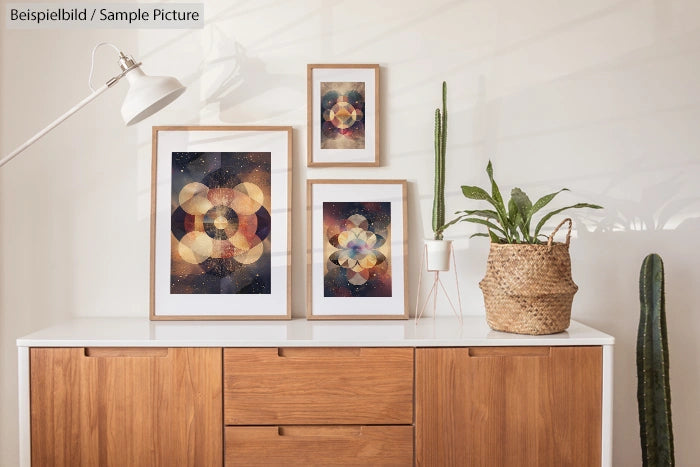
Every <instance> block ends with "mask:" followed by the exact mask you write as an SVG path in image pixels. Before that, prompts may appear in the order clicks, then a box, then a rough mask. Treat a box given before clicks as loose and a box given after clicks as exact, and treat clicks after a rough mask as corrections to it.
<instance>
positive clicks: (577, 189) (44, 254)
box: [0, 0, 700, 465]
mask: <svg viewBox="0 0 700 467" xmlns="http://www.w3.org/2000/svg"><path fill="white" fill-rule="evenodd" d="M0 3H2V4H3V7H4V3H5V0H2V1H1V2H0ZM204 3H205V16H206V18H207V25H206V27H205V28H204V29H203V30H194V31H192V30H187V31H185V30H181V31H179V30H148V31H146V30H141V31H131V30H89V29H84V30H24V31H23V30H7V29H6V28H5V26H4V24H5V23H4V17H3V18H2V26H1V27H2V29H1V30H0V31H1V32H0V47H2V52H1V54H0V109H1V112H2V121H1V123H0V154H6V153H8V152H9V151H11V150H12V149H13V148H14V147H15V146H17V145H19V144H20V143H21V142H23V141H24V140H25V139H26V138H28V137H29V136H30V135H31V134H33V133H34V132H35V131H37V130H38V129H39V128H41V127H43V126H44V125H45V124H46V123H48V122H49V121H50V120H51V119H53V118H54V117H55V116H57V115H59V114H61V113H63V111H65V110H66V109H68V108H69V107H70V106H72V105H73V104H74V103H75V102H77V101H78V100H79V99H80V98H82V97H83V96H85V95H87V94H88V89H87V86H86V80H87V73H88V68H89V51H90V49H91V48H92V46H93V45H94V44H95V43H97V42H98V41H102V40H107V41H111V42H114V43H116V44H117V45H119V46H120V47H121V48H122V49H123V50H125V51H130V52H131V53H133V54H135V55H137V56H138V58H140V59H142V60H143V61H144V63H145V65H144V69H145V70H146V71H147V72H155V73H156V74H158V73H160V74H172V75H176V76H179V77H180V78H181V79H182V81H183V82H185V84H186V85H188V86H189V90H188V92H187V93H186V94H185V95H184V96H183V97H182V98H181V99H180V100H178V101H176V102H175V103H174V104H173V105H172V106H171V107H170V108H168V109H166V110H165V111H163V112H161V113H159V114H157V115H156V116H154V117H153V118H151V119H150V120H147V121H146V122H144V123H143V124H141V125H140V126H137V127H131V128H125V127H124V126H123V125H122V123H121V121H120V117H119V114H118V107H119V105H120V103H121V99H122V97H123V95H124V93H125V88H126V85H125V84H121V83H120V84H119V85H118V86H117V88H116V89H113V90H110V91H109V92H108V93H107V94H105V95H103V96H102V97H101V98H100V100H99V101H98V102H95V103H93V104H91V105H90V106H89V107H87V108H85V109H83V111H81V113H80V114H78V115H76V116H75V117H73V118H72V119H71V120H69V121H67V122H66V123H64V124H63V126H62V127H60V128H59V129H57V130H55V132H54V133H52V134H50V135H49V136H47V137H46V138H45V139H43V140H42V141H40V142H39V143H37V144H36V145H34V146H33V147H32V148H31V149H30V150H28V151H27V152H26V153H25V154H23V155H22V156H20V157H19V158H18V159H16V160H14V161H13V162H11V163H10V164H9V165H8V166H6V167H4V168H3V169H1V170H0V219H1V221H0V258H2V261H1V265H0V335H1V336H2V337H1V345H2V349H1V355H2V357H1V358H0V381H1V382H0V420H2V422H0V423H1V425H0V465H14V464H16V462H17V422H16V420H17V415H16V414H17V391H16V352H15V345H14V341H15V339H16V338H17V337H18V336H20V335H23V334H26V333H28V332H31V331H33V330H35V329H37V328H40V327H44V326H47V325H50V324H53V323H56V322H59V321H63V320H65V319H68V318H71V317H78V316H147V314H148V258H149V245H148V237H149V218H148V210H149V180H150V172H149V170H150V166H149V163H150V143H151V142H150V126H151V125H162V124H268V125H293V126H294V138H295V142H294V164H295V169H294V190H295V192H294V197H293V212H294V213H295V217H294V218H293V257H292V261H293V274H294V278H295V281H294V290H293V293H292V296H293V306H294V311H293V313H294V315H295V316H303V314H304V290H305V286H306V284H305V264H304V261H305V256H304V254H303V252H304V248H305V245H304V239H305V222H306V220H305V218H304V216H303V213H304V199H305V198H304V192H303V190H304V185H303V181H304V180H305V179H306V178H312V177H315V178H334V177H338V178H359V177H366V178H406V179H408V180H409V181H410V188H409V215H410V222H409V234H410V245H409V247H410V254H411V259H410V264H409V266H410V274H409V275H410V277H411V287H409V290H415V287H416V282H417V269H418V265H419V253H420V251H421V238H422V237H423V236H424V235H425V234H427V232H428V230H429V218H430V204H431V190H432V137H433V133H432V115H433V110H434V108H435V107H436V106H437V105H438V104H439V101H440V83H441V81H442V80H447V82H448V86H449V110H450V122H449V130H450V131H449V133H450V134H449V138H448V162H447V163H448V175H447V190H448V192H449V193H448V200H447V203H448V211H454V210H457V209H464V208H467V207H469V206H470V204H469V203H467V202H466V201H465V200H464V199H463V198H462V196H461V194H460V193H459V186H460V185H461V184H484V182H485V179H486V175H485V174H484V172H483V169H484V167H485V165H486V161H487V160H488V158H491V159H492V160H493V161H494V164H495V169H496V175H497V179H498V180H499V181H500V183H501V184H502V185H503V188H504V190H507V191H509V190H510V188H512V187H513V186H514V185H516V184H517V186H520V187H522V188H523V189H525V190H526V191H527V192H530V193H531V194H532V195H533V196H535V195H541V194H544V193H547V192H549V191H553V190H555V189H558V188H560V187H562V186H566V187H569V188H570V189H571V190H572V192H571V193H570V194H563V195H561V199H560V200H558V201H559V204H558V205H559V206H563V205H564V203H572V202H578V201H588V202H597V203H600V204H603V205H604V206H605V207H606V209H605V211H603V212H602V214H601V215H598V213H586V212H581V213H579V214H577V215H576V217H575V220H576V225H577V229H576V232H575V238H574V239H573V244H572V260H573V273H574V279H575V280H576V282H577V283H578V285H579V286H580V290H579V292H578V294H577V296H576V298H575V301H574V317H575V318H576V319H578V320H580V321H582V322H584V323H587V324H589V325H592V326H595V327H597V328H599V329H601V330H603V331H605V332H608V333H610V334H612V335H614V336H615V338H616V339H617V345H616V350H615V400H614V407H615V414H614V415H615V429H614V450H615V454H614V458H615V462H614V463H615V465H638V464H639V459H640V454H639V452H640V449H639V441H638V422H637V409H636V392H635V391H636V375H635V354H634V347H635V336H636V325H637V319H638V309H639V306H638V292H637V290H638V289H637V277H638V270H639V266H640V264H641V261H642V258H643V257H644V256H645V255H646V254H647V253H649V252H652V251H656V252H658V253H660V254H661V255H662V256H663V258H664V259H665V264H666V269H667V281H668V283H667V308H668V322H669V338H670V345H671V382H672V390H673V410H674V424H675V437H676V453H677V460H678V464H679V465H692V464H693V463H695V460H696V459H697V458H699V457H700V445H698V443H697V442H696V441H697V434H698V432H700V406H699V405H698V404H697V402H696V398H697V394H698V389H697V388H698V387H699V386H700V366H699V365H698V358H697V357H698V355H700V348H699V344H698V339H697V335H698V333H699V332H700V317H699V314H698V306H697V303H698V302H699V301H700V287H698V284H699V283H700V272H699V269H698V265H699V264H700V253H699V252H698V248H697V238H698V236H699V235H700V184H699V183H698V178H699V176H700V154H699V152H700V132H699V131H698V130H697V128H698V123H700V80H698V78H697V77H698V75H699V73H698V72H699V71H700V66H699V64H700V2H697V1H696V0H640V1H617V0H586V1H583V0H579V1H568V2H562V1H559V0H472V1H456V0H452V1H450V0H447V1H445V0H436V1H433V2H425V1H421V0H410V1H409V0H382V1H374V0H357V1H354V2H351V3H349V4H348V3H342V2H333V1H322V0H316V1H311V0H297V1H273V0H256V1H252V0H248V1H224V0H208V1H205V2H204ZM3 15H4V8H3ZM112 58H113V57H112V52H111V51H110V50H109V49H105V50H103V51H101V53H100V56H99V59H100V60H99V61H98V66H97V73H96V74H97V76H99V77H101V80H104V79H105V78H106V77H107V76H111V74H113V73H114V69H115V67H114V65H113V64H112ZM307 63H379V64H380V65H381V66H382V69H381V80H382V83H381V93H382V97H381V107H382V115H381V140H382V143H381V153H382V154H381V158H382V167H380V168H377V169H314V170H312V169H307V168H306V167H305V160H306V144H305V140H306V126H305V123H306V121H305V119H306V66H305V65H306V64H307ZM474 231H475V230H472V229H471V227H469V226H466V225H462V226H459V228H456V229H453V230H452V231H450V232H449V236H451V237H453V238H457V239H458V241H457V248H458V258H459V259H458V261H459V263H460V264H459V272H460V278H461V281H460V282H461V284H462V289H461V291H462V294H463V295H462V296H463V297H465V303H466V309H467V312H468V313H472V314H481V313H483V304H482V298H481V293H480V291H479V289H478V286H477V282H478V281H479V279H480V278H481V276H482V275H483V272H484V266H485V258H486V254H487V251H488V245H487V244H486V242H485V241H484V240H483V239H475V240H471V241H468V240H466V239H465V238H466V235H467V234H470V233H472V232H474ZM410 303H411V305H412V306H415V297H413V296H411V300H410ZM442 313H447V311H446V310H442Z"/></svg>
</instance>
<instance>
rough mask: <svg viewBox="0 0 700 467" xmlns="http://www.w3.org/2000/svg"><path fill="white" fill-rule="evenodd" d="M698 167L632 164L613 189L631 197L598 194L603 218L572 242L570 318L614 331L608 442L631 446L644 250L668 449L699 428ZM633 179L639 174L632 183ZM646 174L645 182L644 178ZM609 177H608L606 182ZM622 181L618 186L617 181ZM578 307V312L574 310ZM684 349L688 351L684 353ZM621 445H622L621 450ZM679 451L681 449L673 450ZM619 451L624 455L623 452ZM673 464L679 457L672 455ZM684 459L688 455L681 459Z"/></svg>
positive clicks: (685, 448) (629, 459)
mask: <svg viewBox="0 0 700 467" xmlns="http://www.w3.org/2000/svg"><path fill="white" fill-rule="evenodd" d="M699 172H700V167H698V162H696V161H690V162H687V163H685V164H681V166H676V167H673V168H671V169H666V170H665V171H663V173H658V174H656V173H653V172H652V171H639V170H637V171H634V172H631V173H630V175H629V176H628V178H627V179H626V180H624V181H622V180H616V181H615V182H614V184H615V185H616V187H615V188H614V189H612V188H611V189H610V190H606V191H604V193H605V192H610V191H615V192H619V190H620V189H624V188H628V190H629V191H628V193H633V191H634V189H636V190H637V191H638V193H637V196H636V198H637V199H638V201H631V200H630V199H629V198H631V197H633V196H634V195H631V196H629V197H627V198H626V199H619V198H617V197H615V196H612V195H611V196H609V197H608V199H601V200H600V202H601V204H602V205H604V206H606V208H607V209H606V210H605V211H604V213H605V214H607V215H606V217H604V218H603V219H602V220H601V221H600V223H599V224H598V227H597V228H595V229H594V230H593V231H586V230H585V229H579V231H578V238H577V239H576V241H575V242H573V243H572V264H573V268H574V280H576V281H577V283H578V284H579V287H580V290H581V291H584V293H580V294H578V295H579V296H578V297H576V298H575V299H574V319H578V320H580V321H583V322H585V323H586V324H589V325H591V326H594V327H597V328H599V329H601V330H604V331H606V332H608V333H610V334H612V335H613V336H614V337H615V361H614V368H615V383H614V386H615V395H614V415H613V416H614V420H615V430H614V433H615V434H614V436H615V439H614V440H613V445H614V446H630V447H631V446H634V445H635V444H636V445H639V424H638V420H637V418H636V414H637V399H636V391H637V375H636V360H635V358H636V357H635V346H636V338H637V325H638V322H639V309H640V306H639V287H638V278H639V269H640V267H641V264H642V260H643V259H644V257H645V256H646V255H647V254H648V253H652V252H655V253H658V254H660V255H661V257H662V258H663V259H664V262H665V264H666V266H667V269H666V299H667V303H666V306H667V320H668V335H669V347H670V351H669V353H670V376H671V395H672V399H671V400H672V411H673V416H674V428H676V429H675V430H674V432H676V433H674V435H675V438H676V447H677V449H676V453H677V456H678V454H679V453H686V452H690V451H691V450H692V448H691V446H693V445H694V443H696V439H695V438H696V436H697V432H698V430H700V418H699V415H700V409H698V408H697V403H696V399H697V388H698V387H699V386H700V372H699V371H698V367H697V360H696V358H695V357H696V356H697V355H700V344H699V343H698V339H697V335H698V331H699V330H700V314H699V313H698V306H697V303H698V302H700V287H698V284H700V270H699V269H698V265H699V264H700V250H698V248H697V239H698V238H700V194H698V188H697V183H696V181H695V180H692V178H693V177H695V176H697V173H699ZM637 178H639V179H640V180H641V179H644V180H647V183H646V184H640V185H639V186H641V187H643V188H641V189H640V188H637V187H634V185H633V182H634V181H635V179H637ZM650 178H651V179H654V180H655V182H653V183H652V184H649V183H648V180H649V179H650ZM612 185H613V183H611V187H612ZM620 185H622V186H620ZM577 310H581V314H580V316H576V311H577ZM691 356H692V357H691ZM623 451H626V452H623ZM635 454H636V453H635V452H634V451H632V450H631V449H629V448H627V449H615V462H614V464H615V465H633V464H638V463H639V460H640V457H639V456H641V448H640V451H639V454H638V456H635ZM681 455H682V454H681ZM622 456H626V457H625V458H623V457H622ZM677 460H678V462H679V465H682V464H685V463H686V462H683V459H682V458H680V457H677ZM685 461H687V462H690V459H685Z"/></svg>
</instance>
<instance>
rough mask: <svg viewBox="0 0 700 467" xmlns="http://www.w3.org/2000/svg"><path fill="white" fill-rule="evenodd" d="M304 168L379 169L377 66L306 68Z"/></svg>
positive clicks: (336, 65)
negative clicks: (305, 150)
mask: <svg viewBox="0 0 700 467" xmlns="http://www.w3.org/2000/svg"><path fill="white" fill-rule="evenodd" d="M307 101H308V103H307V123H308V126H307V133H308V144H307V146H308V156H307V165H308V166H309V167H376V166H378V165H379V65H377V64H361V65H347V64H333V65H331V64H326V65H321V64H311V65H307Z"/></svg>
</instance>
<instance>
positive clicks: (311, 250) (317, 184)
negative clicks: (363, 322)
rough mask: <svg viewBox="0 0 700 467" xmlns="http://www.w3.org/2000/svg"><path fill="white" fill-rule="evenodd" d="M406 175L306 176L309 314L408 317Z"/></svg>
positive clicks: (309, 317)
mask: <svg viewBox="0 0 700 467" xmlns="http://www.w3.org/2000/svg"><path fill="white" fill-rule="evenodd" d="M406 190H407V182H406V180H325V179H324V180H307V184H306V196H307V222H308V224H307V255H308V259H307V289H306V299H307V300H306V302H307V303H306V306H307V309H306V317H307V319H319V320H320V319H408V302H407V296H406V289H407V287H406V284H407V277H408V275H407V272H406V264H407V261H406V252H407V245H408V243H407V242H408V233H407V225H408V224H407V206H406Z"/></svg>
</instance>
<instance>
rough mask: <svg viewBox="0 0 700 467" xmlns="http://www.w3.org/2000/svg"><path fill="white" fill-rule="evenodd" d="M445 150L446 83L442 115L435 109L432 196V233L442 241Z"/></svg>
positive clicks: (444, 84) (443, 91)
mask: <svg viewBox="0 0 700 467" xmlns="http://www.w3.org/2000/svg"><path fill="white" fill-rule="evenodd" d="M446 149H447V83H446V82H445V81H443V82H442V113H441V112H440V109H435V190H434V194H433V233H434V234H435V240H442V232H443V230H444V229H445V227H446V226H445V150H446Z"/></svg>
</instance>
